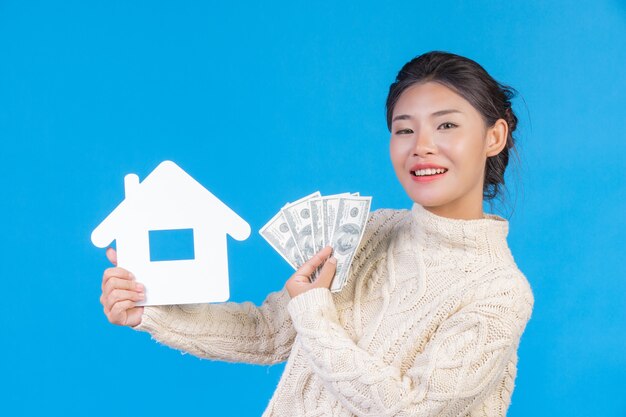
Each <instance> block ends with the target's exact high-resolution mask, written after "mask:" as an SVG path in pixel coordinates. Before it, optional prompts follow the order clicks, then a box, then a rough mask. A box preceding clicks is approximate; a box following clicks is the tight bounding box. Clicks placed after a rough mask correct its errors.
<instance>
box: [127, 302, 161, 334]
mask: <svg viewBox="0 0 626 417" xmlns="http://www.w3.org/2000/svg"><path fill="white" fill-rule="evenodd" d="M165 321H166V317H165V315H164V314H162V312H161V310H160V309H159V307H157V306H145V307H144V308H143V314H142V315H141V322H140V323H139V324H138V325H136V326H134V327H132V329H133V330H137V331H141V332H148V333H152V332H154V331H155V330H156V329H157V326H158V325H157V323H161V327H162V325H163V323H165Z"/></svg>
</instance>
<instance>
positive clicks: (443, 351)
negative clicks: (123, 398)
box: [101, 51, 534, 416]
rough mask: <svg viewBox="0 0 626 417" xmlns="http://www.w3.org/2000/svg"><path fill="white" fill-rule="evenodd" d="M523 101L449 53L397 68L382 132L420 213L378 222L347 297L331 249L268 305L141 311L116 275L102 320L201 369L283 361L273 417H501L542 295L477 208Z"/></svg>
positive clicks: (392, 213)
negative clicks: (194, 360)
mask: <svg viewBox="0 0 626 417" xmlns="http://www.w3.org/2000/svg"><path fill="white" fill-rule="evenodd" d="M513 91H514V90H513V89H511V88H510V87H506V86H503V85H501V84H499V83H498V82H497V81H495V80H494V79H493V78H492V77H491V76H489V75H488V74H487V72H486V71H485V70H484V69H483V68H482V67H481V66H480V65H479V64H477V63H476V62H474V61H472V60H469V59H467V58H464V57H461V56H458V55H454V54H450V53H445V52H439V51H433V52H429V53H426V54H423V55H421V56H418V57H417V58H415V59H413V60H412V61H410V62H408V63H407V64H406V65H405V66H404V67H403V68H402V69H401V70H400V72H399V74H398V76H397V78H396V81H395V82H394V83H393V84H392V85H391V87H390V90H389V95H388V98H387V126H388V128H389V130H390V132H391V141H390V154H391V161H392V163H393V167H394V170H395V172H396V175H397V177H398V180H399V181H400V183H401V184H402V186H403V188H404V189H405V191H406V192H407V194H408V196H409V197H410V198H411V200H413V202H414V203H413V207H412V209H411V210H391V209H381V210H377V211H374V212H373V213H371V215H370V219H369V222H368V224H367V229H366V231H365V234H364V237H363V240H362V244H361V245H360V247H359V249H358V251H357V254H356V255H355V258H354V261H353V264H352V268H351V273H350V278H349V280H348V282H347V284H346V286H345V287H344V289H343V290H342V291H340V292H338V293H331V292H330V290H329V289H328V288H329V287H330V283H331V282H332V278H333V276H334V272H335V260H334V258H333V257H332V256H331V248H330V247H327V248H324V249H323V250H322V251H320V252H319V253H318V254H317V255H316V256H315V257H314V258H313V259H311V260H310V261H309V262H307V263H305V264H304V265H303V266H302V267H301V268H300V269H299V270H298V271H296V273H295V274H294V275H293V276H292V277H291V278H289V280H288V281H287V282H286V284H285V287H284V288H283V289H282V290H281V291H277V292H274V293H271V294H270V295H269V296H268V297H267V298H266V300H265V301H264V302H263V304H262V305H261V306H260V307H257V306H255V305H253V304H252V303H249V302H245V303H242V304H236V303H232V302H230V303H223V304H210V305H182V306H166V307H145V308H144V307H135V302H136V301H138V300H141V299H142V297H143V287H142V286H141V284H138V283H136V282H135V280H134V279H133V277H132V275H131V274H130V273H129V272H128V271H125V270H123V269H121V268H110V269H108V270H106V271H105V273H104V277H103V294H102V297H101V301H102V304H103V305H104V309H105V313H106V315H107V317H108V318H109V320H110V321H111V322H112V323H115V324H121V325H127V326H132V327H133V328H135V329H137V330H142V331H147V332H149V333H150V334H151V335H152V336H153V337H154V338H155V339H157V340H158V341H160V342H162V343H165V344H167V345H169V346H172V347H174V348H177V349H181V350H184V351H187V352H190V353H192V354H194V355H197V356H200V357H204V358H212V359H222V360H225V361H237V362H250V363H261V364H271V363H277V362H282V361H285V360H287V365H286V367H285V370H284V374H283V375H282V377H281V380H280V382H279V384H278V387H277V389H276V392H275V393H274V395H273V397H272V399H271V400H270V403H269V405H268V407H267V409H266V411H265V413H264V415H265V416H303V415H315V416H330V415H340V416H349V415H358V416H391V415H393V416H427V415H428V416H435V415H436V416H504V415H505V414H506V411H507V408H508V406H509V404H510V399H511V394H512V391H513V387H514V381H515V377H516V372H517V347H518V345H519V341H520V337H521V335H522V333H523V331H524V329H525V327H526V324H527V322H528V320H529V319H530V316H531V312H532V308H533V304H534V298H533V294H532V291H531V288H530V286H529V284H528V281H527V280H526V278H525V277H524V275H523V274H522V272H520V271H519V269H518V268H517V266H516V264H515V261H514V259H513V256H512V255H511V252H510V250H509V248H508V245H507V241H506V236H507V234H508V222H507V221H506V220H505V219H503V218H502V217H499V216H496V215H493V214H487V213H483V209H482V203H483V200H490V199H493V198H494V197H496V196H497V195H498V194H499V192H500V191H501V190H500V186H501V185H503V184H504V171H505V169H506V166H507V164H508V159H509V151H510V150H511V149H514V139H513V136H512V132H513V131H514V130H515V128H516V124H517V118H516V117H515V115H514V113H513V110H512V109H511V102H510V99H511V98H512V96H513ZM107 255H108V257H109V259H110V260H111V261H112V262H113V263H115V252H114V251H113V249H109V250H108V251H107ZM321 265H323V267H322V270H321V272H320V275H319V278H318V279H317V280H316V281H314V283H310V282H309V276H310V275H311V274H312V273H313V271H314V270H315V269H316V268H317V267H318V266H321ZM296 336H297V337H296Z"/></svg>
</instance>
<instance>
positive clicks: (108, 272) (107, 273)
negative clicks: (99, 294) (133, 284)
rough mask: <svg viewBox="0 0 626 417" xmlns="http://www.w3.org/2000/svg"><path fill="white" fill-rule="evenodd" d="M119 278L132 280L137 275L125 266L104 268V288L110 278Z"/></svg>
mask: <svg viewBox="0 0 626 417" xmlns="http://www.w3.org/2000/svg"><path fill="white" fill-rule="evenodd" d="M113 278H117V279H123V280H128V281H132V280H134V279H135V276H134V275H133V274H132V273H131V272H130V271H128V270H126V269H124V268H119V267H115V268H107V269H105V270H104V274H103V275H102V290H103V291H104V288H105V287H106V285H107V283H108V281H109V280H111V279H113Z"/></svg>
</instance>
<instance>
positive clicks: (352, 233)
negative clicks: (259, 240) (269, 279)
mask: <svg viewBox="0 0 626 417" xmlns="http://www.w3.org/2000/svg"><path fill="white" fill-rule="evenodd" d="M371 201H372V197H361V196H359V194H358V193H354V194H350V193H343V194H333V195H328V196H322V195H321V194H320V193H319V191H317V192H315V193H313V194H310V195H308V196H306V197H303V198H301V199H299V200H298V201H295V202H293V203H287V204H286V205H285V206H284V207H283V208H282V209H280V211H279V212H278V213H277V214H276V215H275V216H274V217H272V219H271V220H270V221H269V222H268V223H267V224H266V225H265V226H263V227H262V228H261V230H260V231H259V233H260V234H261V236H263V238H264V239H265V240H266V241H267V242H268V243H269V244H270V245H271V246H272V247H273V248H274V249H275V250H276V251H277V252H278V253H279V254H280V255H281V256H282V257H283V258H284V259H285V260H286V261H287V262H288V263H289V265H291V266H292V267H293V268H294V269H298V268H299V267H300V266H302V264H303V263H304V262H306V261H308V260H309V259H311V258H312V257H313V256H314V255H315V254H316V253H317V252H319V251H320V250H321V249H323V248H324V247H326V246H328V245H330V246H332V248H333V255H334V256H335V258H337V270H336V272H335V278H334V279H333V282H332V284H331V287H330V290H331V291H332V292H337V291H341V289H342V288H343V286H344V284H345V283H346V279H347V278H348V272H349V271H350V265H351V263H352V257H353V256H354V252H355V251H356V249H357V248H358V247H359V244H360V243H361V239H362V238H363V231H364V229H365V224H366V223H367V219H368V216H369V211H370V203H371ZM318 272H319V270H318V271H316V273H315V274H314V275H313V277H311V280H312V281H314V280H315V278H316V277H317V273H318Z"/></svg>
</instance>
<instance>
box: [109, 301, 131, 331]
mask: <svg viewBox="0 0 626 417" xmlns="http://www.w3.org/2000/svg"><path fill="white" fill-rule="evenodd" d="M133 307H135V302H134V301H131V300H124V301H120V302H117V303H115V304H114V305H113V307H112V308H111V309H110V310H109V313H108V314H107V317H108V319H109V321H110V322H111V323H113V324H119V325H120V326H125V325H126V319H127V317H128V313H127V310H130V309H131V308H133Z"/></svg>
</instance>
